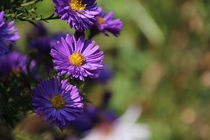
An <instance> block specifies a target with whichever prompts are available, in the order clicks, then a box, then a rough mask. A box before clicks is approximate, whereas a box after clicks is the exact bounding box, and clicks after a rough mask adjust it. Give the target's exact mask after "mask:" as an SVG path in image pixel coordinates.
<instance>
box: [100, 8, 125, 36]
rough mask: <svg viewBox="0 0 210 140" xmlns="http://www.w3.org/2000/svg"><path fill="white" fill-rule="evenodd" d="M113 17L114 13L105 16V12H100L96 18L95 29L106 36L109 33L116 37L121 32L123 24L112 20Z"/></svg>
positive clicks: (117, 20)
mask: <svg viewBox="0 0 210 140" xmlns="http://www.w3.org/2000/svg"><path fill="white" fill-rule="evenodd" d="M100 8H101V7H100ZM113 15H114V12H110V13H109V14H107V15H106V12H101V13H100V14H99V15H98V16H96V18H97V22H96V28H97V29H98V30H99V31H100V32H102V33H104V34H105V35H106V36H109V35H108V33H107V32H110V33H112V34H113V35H114V36H116V37H117V36H118V35H119V34H120V31H121V30H122V26H123V23H122V21H121V20H120V19H113Z"/></svg>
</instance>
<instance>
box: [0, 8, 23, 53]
mask: <svg viewBox="0 0 210 140" xmlns="http://www.w3.org/2000/svg"><path fill="white" fill-rule="evenodd" d="M14 23H15V22H14V21H11V22H9V23H6V21H5V19H4V11H2V12H0V55H1V54H4V53H6V52H8V48H7V47H6V44H5V43H9V44H14V41H17V40H18V39H19V38H20V36H19V35H18V32H17V29H15V27H14V26H13V25H14Z"/></svg>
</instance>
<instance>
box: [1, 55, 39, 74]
mask: <svg viewBox="0 0 210 140" xmlns="http://www.w3.org/2000/svg"><path fill="white" fill-rule="evenodd" d="M27 64H28V58H27V56H26V55H23V54H20V53H19V52H17V51H13V52H9V53H7V54H5V55H2V56H0V75H1V76H2V75H7V74H9V73H10V72H11V71H19V70H22V71H23V72H25V74H27ZM34 68H35V62H34V61H32V62H31V64H30V71H31V72H33V71H34Z"/></svg>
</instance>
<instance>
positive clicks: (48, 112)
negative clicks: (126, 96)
mask: <svg viewBox="0 0 210 140" xmlns="http://www.w3.org/2000/svg"><path fill="white" fill-rule="evenodd" d="M53 2H54V3H55V14H56V15H59V16H61V19H62V20H66V21H67V23H69V25H70V28H75V30H76V32H80V33H82V34H84V30H87V29H92V28H95V29H96V30H98V31H99V32H102V33H104V34H105V35H106V36H108V32H110V33H112V34H113V35H114V36H118V35H119V34H120V31H121V29H122V22H121V21H120V19H113V14H114V13H113V12H110V13H108V14H107V15H106V13H105V12H102V7H99V6H98V5H97V3H96V0H53ZM3 16H4V12H1V13H0V54H4V53H6V52H7V51H8V48H7V47H6V46H5V43H7V44H8V43H9V44H14V41H17V40H18V39H19V36H18V32H17V30H16V29H15V28H14V26H13V25H14V22H13V21H12V22H9V23H6V22H5V19H4V18H3ZM43 29H44V28H41V32H42V34H45V33H46V30H43ZM52 38H54V39H52ZM30 49H37V50H38V53H39V54H44V55H46V54H48V55H50V56H51V57H52V62H53V65H54V67H55V69H56V70H57V74H55V75H54V77H57V78H51V79H50V80H48V79H45V80H43V81H42V82H41V83H40V84H39V85H38V87H37V88H35V89H34V90H33V94H32V102H31V103H32V106H33V108H34V110H35V112H36V113H38V114H40V115H41V116H43V117H44V118H45V119H47V120H49V122H50V123H52V124H56V126H58V127H60V128H63V127H65V126H68V125H69V124H70V122H72V121H73V120H75V119H76V118H78V116H79V114H82V112H83V106H84V104H83V98H82V96H81V95H82V93H81V92H79V90H78V87H76V86H74V85H72V84H69V83H70V81H71V80H74V79H79V80H81V81H83V82H84V81H85V80H86V78H98V77H99V75H100V73H101V72H102V70H103V67H104V64H103V58H104V52H103V51H101V50H100V47H99V45H95V41H91V40H85V37H84V35H81V36H78V35H70V34H66V35H63V34H62V35H58V36H54V37H51V38H49V37H46V36H41V37H37V38H36V39H34V40H32V41H31V43H30ZM40 61H42V60H39V62H38V63H40ZM27 65H28V58H27V56H24V55H21V54H19V53H18V52H9V53H8V54H6V55H3V56H2V57H1V58H0V67H5V68H6V72H9V71H11V70H13V69H22V70H23V71H24V72H25V73H26V74H27V68H26V67H27ZM37 65H38V64H37ZM34 66H35V62H31V66H30V69H33V67H34ZM1 70H2V69H0V73H5V71H1ZM63 75H67V76H68V78H67V79H65V78H64V79H62V76H63Z"/></svg>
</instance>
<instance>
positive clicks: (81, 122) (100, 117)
mask: <svg viewBox="0 0 210 140" xmlns="http://www.w3.org/2000/svg"><path fill="white" fill-rule="evenodd" d="M116 119H117V115H116V114H115V113H114V112H112V111H110V110H106V109H100V108H96V107H94V106H91V105H89V106H87V107H86V108H85V110H84V112H83V113H82V114H81V116H80V117H78V118H77V119H76V120H74V121H72V123H71V126H72V127H73V128H74V129H75V130H77V131H78V132H81V133H85V132H87V131H89V130H91V129H92V128H93V127H95V126H96V125H97V123H100V122H112V121H114V120H116Z"/></svg>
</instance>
